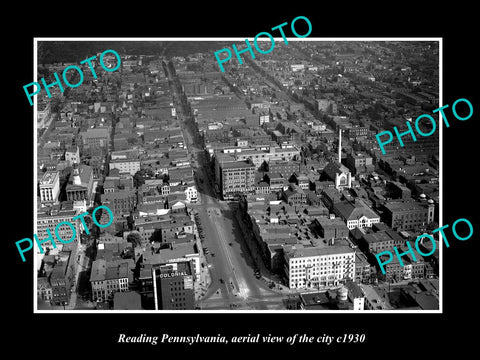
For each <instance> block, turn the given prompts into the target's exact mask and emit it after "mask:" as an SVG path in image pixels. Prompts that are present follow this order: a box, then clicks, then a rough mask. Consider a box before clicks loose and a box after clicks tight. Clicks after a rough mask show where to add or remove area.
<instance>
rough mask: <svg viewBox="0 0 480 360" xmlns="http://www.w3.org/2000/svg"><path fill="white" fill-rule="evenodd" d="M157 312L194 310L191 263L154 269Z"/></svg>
mask: <svg viewBox="0 0 480 360" xmlns="http://www.w3.org/2000/svg"><path fill="white" fill-rule="evenodd" d="M152 277H153V294H154V300H155V310H193V309H194V286H193V281H194V279H193V274H192V268H191V263H190V262H172V263H169V264H164V265H160V266H158V267H154V268H152Z"/></svg>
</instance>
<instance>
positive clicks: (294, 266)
mask: <svg viewBox="0 0 480 360" xmlns="http://www.w3.org/2000/svg"><path fill="white" fill-rule="evenodd" d="M284 257H285V269H284V270H285V275H286V277H287V279H288V287H289V288H290V289H316V288H318V289H320V288H326V287H331V286H338V285H339V284H343V283H345V282H346V281H347V280H353V279H354V277H355V251H354V250H353V249H352V248H351V247H350V246H348V245H347V244H346V241H344V242H342V244H334V245H327V246H316V247H301V246H300V245H293V246H292V247H291V249H289V250H287V249H285V254H284Z"/></svg>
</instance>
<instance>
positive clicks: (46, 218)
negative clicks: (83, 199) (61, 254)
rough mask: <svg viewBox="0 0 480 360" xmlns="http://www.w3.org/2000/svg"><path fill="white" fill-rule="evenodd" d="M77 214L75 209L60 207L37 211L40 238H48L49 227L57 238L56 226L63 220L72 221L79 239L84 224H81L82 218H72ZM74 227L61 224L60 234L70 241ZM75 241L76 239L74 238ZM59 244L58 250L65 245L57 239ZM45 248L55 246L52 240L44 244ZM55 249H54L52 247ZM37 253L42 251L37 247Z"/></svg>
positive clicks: (57, 244) (56, 242)
mask: <svg viewBox="0 0 480 360" xmlns="http://www.w3.org/2000/svg"><path fill="white" fill-rule="evenodd" d="M76 215H77V211H75V210H62V209H60V208H59V207H53V208H49V209H45V210H44V211H38V212H37V231H36V234H37V237H38V239H39V240H42V239H46V238H48V233H47V229H49V230H50V233H51V234H52V236H53V237H54V238H55V228H56V226H57V225H58V224H60V223H62V222H70V223H72V224H73V225H74V226H75V233H76V238H77V239H79V237H80V233H81V229H83V225H80V224H81V221H80V219H77V220H72V218H74V217H75V216H76ZM73 231H74V230H73V229H72V228H71V227H70V226H69V225H66V224H63V225H61V226H59V228H58V236H60V237H61V238H62V239H63V240H64V241H68V240H69V239H71V238H72V236H73ZM72 241H74V240H72ZM55 244H56V246H57V249H56V251H58V250H59V249H60V250H61V248H62V247H63V244H62V243H61V242H59V241H55ZM42 247H43V249H44V251H45V249H47V248H50V249H52V248H53V245H52V244H51V243H50V242H46V243H45V244H44V245H43V246H42ZM52 250H53V249H52ZM37 253H40V249H39V248H38V247H37Z"/></svg>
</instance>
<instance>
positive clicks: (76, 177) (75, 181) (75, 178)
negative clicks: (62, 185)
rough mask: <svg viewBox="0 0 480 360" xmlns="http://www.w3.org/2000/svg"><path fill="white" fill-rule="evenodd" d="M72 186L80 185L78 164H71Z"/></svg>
mask: <svg viewBox="0 0 480 360" xmlns="http://www.w3.org/2000/svg"><path fill="white" fill-rule="evenodd" d="M73 184H74V185H82V180H81V179H80V171H79V170H78V164H77V163H75V164H73Z"/></svg>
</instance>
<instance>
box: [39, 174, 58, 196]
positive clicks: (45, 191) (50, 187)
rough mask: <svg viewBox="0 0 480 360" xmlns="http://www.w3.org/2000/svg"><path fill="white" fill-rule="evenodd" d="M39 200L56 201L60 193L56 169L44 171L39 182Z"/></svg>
mask: <svg viewBox="0 0 480 360" xmlns="http://www.w3.org/2000/svg"><path fill="white" fill-rule="evenodd" d="M39 188H40V201H41V202H42V203H56V202H57V200H58V194H59V193H60V176H59V173H58V171H46V172H45V174H43V176H42V179H41V180H40V184H39Z"/></svg>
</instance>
